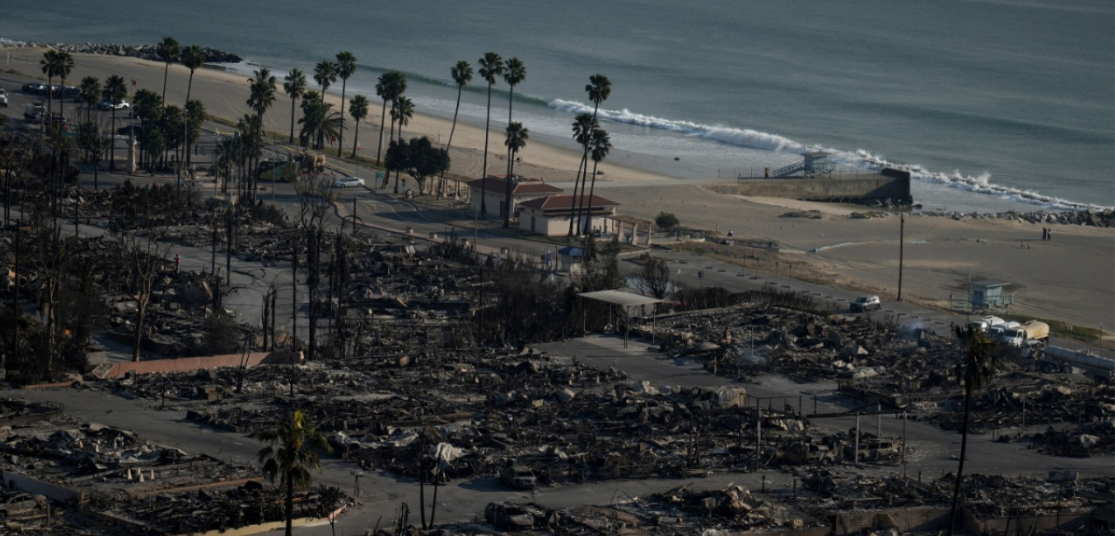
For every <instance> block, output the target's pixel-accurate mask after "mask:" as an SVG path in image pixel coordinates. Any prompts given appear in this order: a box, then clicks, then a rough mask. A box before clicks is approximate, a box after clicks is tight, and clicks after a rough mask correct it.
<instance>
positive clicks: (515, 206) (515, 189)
mask: <svg viewBox="0 0 1115 536" xmlns="http://www.w3.org/2000/svg"><path fill="white" fill-rule="evenodd" d="M467 184H468V187H469V204H470V205H471V206H472V210H473V211H475V212H476V213H477V214H479V215H480V217H481V218H488V219H492V220H497V219H498V220H502V219H503V215H504V214H506V212H507V207H506V206H505V205H506V203H507V176H506V175H488V178H486V179H476V180H472V181H469V182H468V183H467ZM561 192H562V189H561V188H558V187H556V186H551V185H549V184H546V182H545V181H542V180H539V179H528V178H526V177H518V176H516V177H514V178H512V179H511V205H512V213H511V219H515V217H516V214H517V213H518V212H519V206H520V205H521V204H522V203H523V202H524V201H529V200H531V199H538V198H540V197H546V196H548V195H553V194H558V193H561ZM481 196H483V198H484V199H485V203H484V205H485V206H486V208H487V213H481V212H480V206H481V204H480V200H481Z"/></svg>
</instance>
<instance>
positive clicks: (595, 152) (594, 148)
mask: <svg viewBox="0 0 1115 536" xmlns="http://www.w3.org/2000/svg"><path fill="white" fill-rule="evenodd" d="M611 151H612V139H611V137H609V136H608V131H607V130H604V129H602V128H598V129H595V130H593V131H592V139H591V140H589V157H590V158H592V186H590V187H589V189H588V203H589V205H588V210H587V214H586V216H587V218H588V219H587V220H586V221H585V229H584V232H585V233H586V234H587V233H588V232H589V231H590V230H591V229H592V196H593V194H594V193H595V192H596V171H597V168H598V166H600V162H603V161H604V159H605V158H607V157H608V153H609V152H611ZM581 204H582V205H584V201H583V200H582V201H581Z"/></svg>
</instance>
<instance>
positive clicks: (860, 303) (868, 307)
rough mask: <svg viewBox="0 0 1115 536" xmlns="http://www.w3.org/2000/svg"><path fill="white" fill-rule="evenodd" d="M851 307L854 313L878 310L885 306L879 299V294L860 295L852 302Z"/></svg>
mask: <svg viewBox="0 0 1115 536" xmlns="http://www.w3.org/2000/svg"><path fill="white" fill-rule="evenodd" d="M850 308H851V309H852V312H854V313H858V312H860V311H878V310H879V309H882V308H883V302H882V301H881V300H879V297H878V296H860V297H858V298H856V301H854V302H852V304H851V306H850Z"/></svg>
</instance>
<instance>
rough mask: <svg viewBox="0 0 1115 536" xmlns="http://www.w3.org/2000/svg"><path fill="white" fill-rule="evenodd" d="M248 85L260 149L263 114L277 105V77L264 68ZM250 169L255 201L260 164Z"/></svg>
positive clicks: (253, 164) (256, 140) (250, 184)
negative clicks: (273, 105)
mask: <svg viewBox="0 0 1115 536" xmlns="http://www.w3.org/2000/svg"><path fill="white" fill-rule="evenodd" d="M248 84H249V85H250V88H251V93H250V94H249V96H248V102H247V104H248V106H249V107H250V108H251V109H252V111H253V112H255V113H256V118H257V121H256V124H255V126H256V130H257V131H256V132H255V133H253V136H255V143H256V144H258V145H259V146H260V147H262V146H263V114H265V113H267V109H268V108H270V107H271V105H272V104H274V103H275V77H274V76H272V75H271V70H270V69H268V68H266V67H262V68H260V69H259V70H258V71H256V72H255V76H254V77H252V78H249V79H248ZM248 169H250V170H252V172H251V173H250V174H249V177H248V182H249V186H251V190H252V192H253V193H252V194H251V197H252V199H253V200H255V193H254V192H255V191H256V189H255V186H256V180H257V179H258V178H259V177H258V176H259V162H258V161H257V162H254V163H251V165H249V166H248Z"/></svg>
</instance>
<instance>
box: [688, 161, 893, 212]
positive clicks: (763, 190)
mask: <svg viewBox="0 0 1115 536" xmlns="http://www.w3.org/2000/svg"><path fill="white" fill-rule="evenodd" d="M708 188H709V189H710V190H712V191H714V192H717V193H722V194H728V195H751V196H760V197H785V198H789V199H798V200H801V201H830V202H842V203H864V204H884V205H910V204H912V203H913V198H912V197H911V196H910V174H909V173H908V172H904V171H896V170H889V169H888V170H883V173H880V174H878V175H855V176H837V177H823V178H822V177H816V178H797V177H793V178H785V179H741V180H740V181H739V182H737V183H736V184H720V185H713V186H709V187H708Z"/></svg>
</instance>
